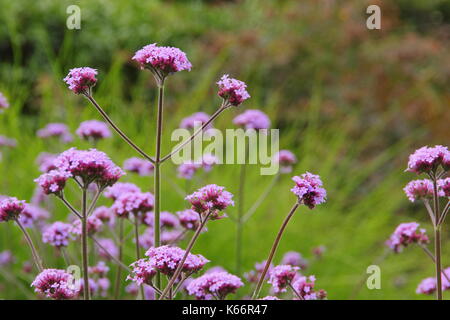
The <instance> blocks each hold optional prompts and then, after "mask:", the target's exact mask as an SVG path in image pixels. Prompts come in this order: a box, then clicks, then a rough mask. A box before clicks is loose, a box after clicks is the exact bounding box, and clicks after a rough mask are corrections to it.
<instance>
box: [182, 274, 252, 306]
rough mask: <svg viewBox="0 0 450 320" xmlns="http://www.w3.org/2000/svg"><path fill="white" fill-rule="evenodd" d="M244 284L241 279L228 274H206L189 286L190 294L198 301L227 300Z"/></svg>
mask: <svg viewBox="0 0 450 320" xmlns="http://www.w3.org/2000/svg"><path fill="white" fill-rule="evenodd" d="M243 285H244V283H243V282H242V281H241V279H240V278H239V277H237V276H235V275H232V274H230V273H228V272H211V273H206V274H204V275H203V276H201V277H198V278H197V279H194V280H192V281H191V282H190V283H189V284H188V285H187V291H188V292H189V294H191V295H194V296H195V297H196V298H197V299H201V300H204V299H211V298H212V297H215V298H217V299H220V300H222V299H225V297H226V296H227V295H228V294H231V293H235V292H236V291H237V289H239V288H240V287H242V286H243Z"/></svg>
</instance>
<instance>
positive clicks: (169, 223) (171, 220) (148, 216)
mask: <svg viewBox="0 0 450 320" xmlns="http://www.w3.org/2000/svg"><path fill="white" fill-rule="evenodd" d="M142 220H143V221H142V222H143V223H144V224H146V225H148V226H151V227H153V226H154V221H155V213H154V212H146V213H145V214H144V215H143V218H142ZM159 223H160V226H161V227H164V228H175V227H178V219H177V217H176V216H175V215H174V214H172V213H170V212H168V211H161V213H160V217H159Z"/></svg>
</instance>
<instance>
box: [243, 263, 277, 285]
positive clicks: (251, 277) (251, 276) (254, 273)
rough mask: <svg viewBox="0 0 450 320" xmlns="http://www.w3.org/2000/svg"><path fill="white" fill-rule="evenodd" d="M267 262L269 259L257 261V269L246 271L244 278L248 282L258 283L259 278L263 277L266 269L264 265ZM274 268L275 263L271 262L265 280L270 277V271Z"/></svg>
mask: <svg viewBox="0 0 450 320" xmlns="http://www.w3.org/2000/svg"><path fill="white" fill-rule="evenodd" d="M266 262H267V261H266V260H264V261H261V262H257V263H255V270H250V271H249V272H246V273H244V278H245V279H246V280H247V281H248V282H251V283H257V282H258V280H259V278H260V277H261V274H262V273H263V271H264V267H265V266H266ZM272 268H273V264H272V263H271V264H270V265H269V268H268V269H267V271H268V272H267V273H266V275H265V277H264V279H265V280H268V279H269V274H270V271H271V270H272Z"/></svg>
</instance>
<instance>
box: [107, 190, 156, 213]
mask: <svg viewBox="0 0 450 320" xmlns="http://www.w3.org/2000/svg"><path fill="white" fill-rule="evenodd" d="M154 203H155V198H154V196H153V194H151V193H150V192H126V193H123V194H121V195H120V196H119V197H118V198H117V199H116V201H114V204H113V205H112V207H111V209H112V210H113V211H114V213H115V214H116V215H117V216H119V217H124V218H126V217H128V215H130V214H139V213H145V212H147V211H151V210H153V206H154Z"/></svg>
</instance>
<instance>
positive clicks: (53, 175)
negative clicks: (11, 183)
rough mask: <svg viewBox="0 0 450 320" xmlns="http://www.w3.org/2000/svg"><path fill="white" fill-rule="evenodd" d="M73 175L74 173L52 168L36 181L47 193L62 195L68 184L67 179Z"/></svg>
mask: <svg viewBox="0 0 450 320" xmlns="http://www.w3.org/2000/svg"><path fill="white" fill-rule="evenodd" d="M71 177H72V174H71V173H70V172H67V171H62V170H51V171H50V172H48V173H43V174H41V175H40V176H39V178H37V179H35V180H34V181H35V182H37V184H38V185H39V186H40V187H41V188H42V190H43V191H44V193H45V194H55V195H61V192H62V191H63V190H64V187H65V186H66V182H67V180H69V178H71Z"/></svg>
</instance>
